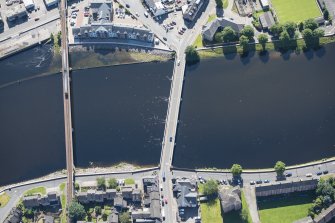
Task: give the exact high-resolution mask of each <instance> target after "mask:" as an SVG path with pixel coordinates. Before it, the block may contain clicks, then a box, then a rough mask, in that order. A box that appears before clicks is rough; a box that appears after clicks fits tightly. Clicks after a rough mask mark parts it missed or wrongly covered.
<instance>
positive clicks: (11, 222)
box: [4, 207, 22, 223]
mask: <svg viewBox="0 0 335 223" xmlns="http://www.w3.org/2000/svg"><path fill="white" fill-rule="evenodd" d="M21 218H22V211H21V209H19V208H16V207H14V208H13V209H12V210H11V211H10V213H9V215H8V217H7V218H6V220H5V221H4V223H20V222H21Z"/></svg>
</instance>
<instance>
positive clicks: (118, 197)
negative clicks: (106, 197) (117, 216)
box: [114, 194, 127, 212]
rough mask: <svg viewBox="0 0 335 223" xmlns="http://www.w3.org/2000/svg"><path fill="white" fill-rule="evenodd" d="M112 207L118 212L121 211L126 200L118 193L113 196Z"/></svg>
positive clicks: (124, 206) (125, 206)
mask: <svg viewBox="0 0 335 223" xmlns="http://www.w3.org/2000/svg"><path fill="white" fill-rule="evenodd" d="M114 207H115V208H116V210H117V211H118V212H122V211H123V210H124V209H126V208H127V201H126V200H124V199H123V197H122V195H120V194H118V195H116V197H115V198H114Z"/></svg>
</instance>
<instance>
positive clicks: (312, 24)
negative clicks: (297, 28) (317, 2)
mask: <svg viewBox="0 0 335 223" xmlns="http://www.w3.org/2000/svg"><path fill="white" fill-rule="evenodd" d="M316 28H318V24H317V23H316V22H315V20H314V19H307V20H306V21H305V22H304V29H310V30H312V31H313V30H314V29H316Z"/></svg>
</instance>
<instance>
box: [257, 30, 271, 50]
mask: <svg viewBox="0 0 335 223" xmlns="http://www.w3.org/2000/svg"><path fill="white" fill-rule="evenodd" d="M257 38H258V42H259V43H260V44H261V45H262V49H263V51H264V50H265V44H266V43H267V42H268V41H269V39H268V36H267V35H266V34H264V33H261V34H259V35H258V37H257Z"/></svg>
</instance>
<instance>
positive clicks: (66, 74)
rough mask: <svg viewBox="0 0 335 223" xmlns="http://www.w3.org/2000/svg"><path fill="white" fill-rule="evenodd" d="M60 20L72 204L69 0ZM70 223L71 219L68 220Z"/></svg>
mask: <svg viewBox="0 0 335 223" xmlns="http://www.w3.org/2000/svg"><path fill="white" fill-rule="evenodd" d="M59 9H60V18H61V32H62V38H61V41H62V74H63V100H64V124H65V148H66V169H67V187H66V189H67V190H66V191H67V202H68V203H69V202H71V201H72V199H73V196H74V189H73V188H74V186H73V185H74V165H73V141H72V118H71V86H70V70H69V69H70V66H69V47H68V38H67V19H66V18H67V0H61V3H60V8H59ZM68 222H70V219H69V218H68Z"/></svg>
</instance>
